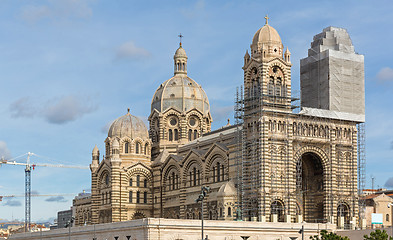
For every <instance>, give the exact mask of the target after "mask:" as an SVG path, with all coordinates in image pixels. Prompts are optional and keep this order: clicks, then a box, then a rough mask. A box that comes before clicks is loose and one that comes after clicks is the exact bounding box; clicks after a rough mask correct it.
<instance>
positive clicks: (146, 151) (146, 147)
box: [145, 143, 149, 155]
mask: <svg viewBox="0 0 393 240" xmlns="http://www.w3.org/2000/svg"><path fill="white" fill-rule="evenodd" d="M148 154H149V144H147V143H146V144H145V155H148Z"/></svg>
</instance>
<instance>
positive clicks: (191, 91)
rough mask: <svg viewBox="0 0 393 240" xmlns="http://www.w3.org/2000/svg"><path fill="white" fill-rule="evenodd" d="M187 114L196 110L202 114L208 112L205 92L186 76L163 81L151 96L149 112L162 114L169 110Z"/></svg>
mask: <svg viewBox="0 0 393 240" xmlns="http://www.w3.org/2000/svg"><path fill="white" fill-rule="evenodd" d="M171 107H173V108H175V109H177V110H178V111H180V112H187V111H189V110H191V109H194V108H196V109H197V110H199V111H200V112H201V113H202V114H204V115H207V114H208V113H209V112H210V104H209V100H208V98H207V95H206V93H205V91H204V90H203V89H202V87H201V86H200V85H199V84H198V83H196V82H195V81H194V80H192V79H191V78H189V77H188V76H186V75H175V76H174V77H172V78H170V79H169V80H167V81H165V82H164V83H163V84H161V85H160V87H159V88H158V89H157V90H156V92H155V93H154V95H153V99H152V103H151V110H152V111H153V110H154V109H156V110H157V111H158V112H164V111H165V110H167V109H169V108H171Z"/></svg>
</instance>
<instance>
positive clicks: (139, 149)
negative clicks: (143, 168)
mask: <svg viewBox="0 0 393 240" xmlns="http://www.w3.org/2000/svg"><path fill="white" fill-rule="evenodd" d="M140 152H141V144H140V143H139V142H137V143H136V145H135V153H136V154H139V153H140Z"/></svg>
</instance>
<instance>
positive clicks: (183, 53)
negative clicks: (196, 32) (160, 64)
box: [174, 45, 187, 58]
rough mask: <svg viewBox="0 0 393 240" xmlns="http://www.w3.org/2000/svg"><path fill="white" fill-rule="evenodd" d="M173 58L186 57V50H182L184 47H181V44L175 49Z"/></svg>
mask: <svg viewBox="0 0 393 240" xmlns="http://www.w3.org/2000/svg"><path fill="white" fill-rule="evenodd" d="M174 57H175V58H176V57H185V58H187V54H186V51H185V50H184V48H182V46H181V45H180V47H179V48H178V49H177V50H176V52H175V56H174Z"/></svg>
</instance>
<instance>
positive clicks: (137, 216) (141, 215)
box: [131, 211, 146, 220]
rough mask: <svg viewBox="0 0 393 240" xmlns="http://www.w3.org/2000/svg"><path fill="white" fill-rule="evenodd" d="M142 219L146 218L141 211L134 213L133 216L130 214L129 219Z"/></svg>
mask: <svg viewBox="0 0 393 240" xmlns="http://www.w3.org/2000/svg"><path fill="white" fill-rule="evenodd" d="M142 218H146V214H145V213H143V212H141V211H136V212H134V214H132V217H131V219H132V220H135V219H142Z"/></svg>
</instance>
